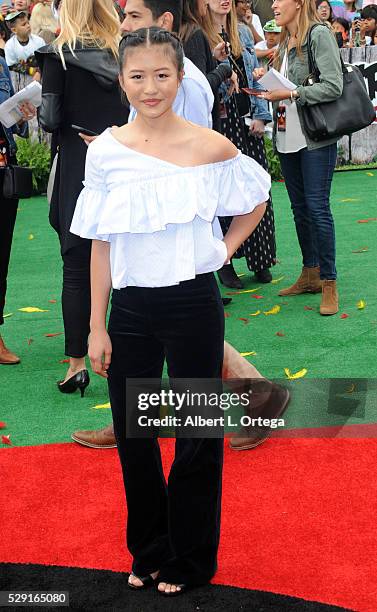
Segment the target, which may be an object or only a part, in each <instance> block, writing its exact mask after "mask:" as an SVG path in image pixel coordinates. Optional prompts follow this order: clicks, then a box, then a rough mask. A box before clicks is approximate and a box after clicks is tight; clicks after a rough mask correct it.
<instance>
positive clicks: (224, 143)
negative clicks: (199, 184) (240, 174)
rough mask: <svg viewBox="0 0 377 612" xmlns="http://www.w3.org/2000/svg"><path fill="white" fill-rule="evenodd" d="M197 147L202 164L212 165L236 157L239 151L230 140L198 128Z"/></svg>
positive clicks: (212, 131)
mask: <svg viewBox="0 0 377 612" xmlns="http://www.w3.org/2000/svg"><path fill="white" fill-rule="evenodd" d="M195 147H196V148H197V151H198V155H200V156H201V157H203V161H202V163H204V164H212V163H216V162H221V161H226V160H227V159H232V158H233V157H236V155H237V153H238V149H237V147H236V146H234V144H233V143H232V142H230V140H228V138H225V136H223V135H222V134H219V133H218V132H215V131H214V130H210V129H208V128H200V127H198V128H197V134H196V137H195Z"/></svg>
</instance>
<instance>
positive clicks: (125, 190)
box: [71, 152, 271, 240]
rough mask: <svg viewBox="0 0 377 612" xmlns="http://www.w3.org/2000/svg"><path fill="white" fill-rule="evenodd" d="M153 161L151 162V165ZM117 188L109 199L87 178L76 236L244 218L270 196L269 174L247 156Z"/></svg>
mask: <svg viewBox="0 0 377 612" xmlns="http://www.w3.org/2000/svg"><path fill="white" fill-rule="evenodd" d="M151 160H153V158H149V161H151ZM151 174H152V173H150V172H148V173H146V175H144V176H143V178H142V179H141V177H140V176H139V177H138V179H137V180H135V179H133V178H131V177H130V180H129V181H128V182H126V181H125V182H124V183H122V184H119V183H113V185H111V188H110V190H109V191H108V192H107V194H106V193H105V192H103V191H98V189H92V188H91V182H90V180H89V178H90V177H87V181H86V182H85V188H84V190H83V191H82V192H81V195H80V197H79V200H78V202H77V205H76V211H75V215H74V219H73V222H72V227H71V232H73V233H78V234H79V235H80V236H84V237H90V238H98V239H101V240H107V239H108V237H109V235H111V234H123V233H132V234H139V233H143V234H144V233H153V232H158V231H163V230H166V227H167V225H168V224H184V223H190V222H191V221H193V220H194V218H195V217H196V216H198V217H200V218H201V219H203V220H204V221H207V222H210V223H212V221H213V219H214V218H215V217H217V216H233V215H243V214H246V213H249V212H251V211H253V210H254V208H255V207H256V206H257V205H258V204H261V203H263V202H265V201H266V200H267V199H268V197H269V190H270V187H271V179H270V176H269V174H268V173H267V172H266V171H265V170H264V169H263V168H262V167H261V166H260V165H259V164H258V163H257V162H255V161H254V160H252V159H251V158H250V157H247V156H246V155H243V154H242V153H240V152H239V153H238V155H237V156H236V157H234V158H232V159H230V160H226V161H224V162H218V163H214V164H207V165H202V166H196V167H191V168H180V167H179V166H175V165H174V164H167V166H166V167H163V168H157V171H156V174H157V176H151Z"/></svg>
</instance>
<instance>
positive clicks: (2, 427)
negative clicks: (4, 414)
mask: <svg viewBox="0 0 377 612" xmlns="http://www.w3.org/2000/svg"><path fill="white" fill-rule="evenodd" d="M6 427H7V424H6V423H3V422H2V421H1V422H0V429H6Z"/></svg>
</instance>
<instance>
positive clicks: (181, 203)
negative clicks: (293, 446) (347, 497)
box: [0, 0, 377, 596]
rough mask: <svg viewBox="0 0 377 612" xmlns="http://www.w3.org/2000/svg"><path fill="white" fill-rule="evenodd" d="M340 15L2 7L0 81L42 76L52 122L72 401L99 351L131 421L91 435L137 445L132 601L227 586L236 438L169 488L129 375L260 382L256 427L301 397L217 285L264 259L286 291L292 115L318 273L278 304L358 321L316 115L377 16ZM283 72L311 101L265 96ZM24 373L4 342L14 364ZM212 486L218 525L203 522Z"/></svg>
mask: <svg viewBox="0 0 377 612" xmlns="http://www.w3.org/2000/svg"><path fill="white" fill-rule="evenodd" d="M332 4H333V3H332V2H331V3H328V2H327V0H325V1H322V2H320V1H319V0H317V2H315V0H274V2H273V3H271V2H270V0H259V1H258V2H257V1H256V2H255V3H254V6H252V4H251V3H250V2H248V1H246V0H235V1H234V0H185V1H184V2H180V1H178V0H127V1H123V2H116V3H115V2H113V0H80V2H78V1H77V0H53V1H52V2H51V1H50V0H42V1H41V2H35V3H33V5H32V4H31V3H30V1H29V0H14V2H13V6H12V8H11V9H10V10H9V11H8V10H5V9H4V8H3V15H4V21H3V22H2V26H4V31H5V28H8V27H10V31H9V32H8V33H7V34H6V35H4V36H3V39H4V40H5V38H7V40H6V42H5V44H4V54H5V60H4V59H2V58H0V68H1V71H0V79H3V80H4V82H5V81H7V83H8V86H7V91H8V93H7V96H9V95H12V93H13V90H12V87H11V82H10V76H9V75H10V73H9V68H10V69H15V67H17V65H19V64H20V63H22V62H24V64H25V63H26V64H28V65H29V64H30V66H31V65H34V66H36V67H37V74H38V76H37V77H36V78H38V79H41V83H42V105H41V107H40V109H39V122H40V125H41V126H42V128H43V129H45V130H46V131H47V132H50V133H52V135H53V136H52V147H53V155H52V157H53V158H55V163H54V165H53V167H54V176H53V190H52V197H51V205H50V223H51V225H52V227H53V228H54V230H55V231H56V232H57V234H58V236H59V241H60V251H61V257H62V262H63V282H62V311H63V322H64V331H65V352H66V355H67V356H68V357H69V367H68V369H67V372H66V375H65V377H64V378H63V380H61V381H59V382H58V384H57V389H58V390H59V391H60V392H62V393H66V394H71V393H73V392H75V391H77V390H79V391H80V392H81V396H83V395H84V393H85V389H86V388H87V386H88V385H89V384H90V377H89V372H88V370H87V367H86V356H87V354H88V338H89V357H90V361H91V364H92V369H93V371H94V372H96V373H97V374H100V375H101V376H103V377H104V378H106V379H107V381H108V386H109V394H110V400H111V408H112V415H113V423H112V424H111V425H109V426H108V427H106V428H104V429H103V430H100V431H94V432H93V431H78V432H75V434H73V436H72V437H73V439H74V440H76V441H77V442H79V443H81V444H84V445H86V446H89V447H93V448H112V447H114V446H117V447H118V451H119V457H120V461H121V464H122V469H123V476H124V483H125V489H126V494H127V504H128V528H127V543H128V548H129V550H130V551H131V553H132V555H133V558H134V561H133V566H132V573H131V575H130V577H129V586H130V587H131V588H134V589H142V588H145V587H147V586H148V585H149V584H151V583H153V582H154V581H155V580H157V582H158V590H159V591H160V592H161V593H162V594H164V595H166V596H172V595H177V594H180V593H182V592H184V590H185V589H186V588H187V587H188V586H193V585H196V584H202V583H206V582H208V581H209V580H210V579H211V578H212V576H213V575H214V573H215V571H216V554H217V548H218V543H219V528H220V508H221V473H222V461H223V458H222V453H223V440H222V439H221V438H212V439H201V438H198V439H192V438H190V439H185V438H182V439H180V438H179V439H177V441H176V455H175V460H174V463H173V466H172V469H171V472H170V477H169V484H168V485H167V484H166V483H165V480H164V477H163V472H162V467H161V457H160V451H159V447H158V443H157V441H156V440H155V439H153V438H147V439H143V440H140V439H133V440H132V439H127V438H126V414H125V403H126V384H125V381H126V379H127V378H150V379H156V378H157V379H159V378H161V376H162V368H163V364H164V360H165V359H166V361H167V364H168V371H169V376H170V377H172V378H173V379H174V378H209V379H221V378H223V379H230V378H243V379H249V380H250V382H249V384H250V385H251V387H250V388H251V389H252V391H253V395H252V397H253V403H252V405H251V406H249V407H248V410H252V411H253V415H254V416H255V415H262V416H266V417H270V418H273V417H277V416H280V415H281V414H283V412H284V410H285V409H286V406H287V404H288V400H289V395H288V393H287V391H286V390H285V389H282V388H281V387H279V386H277V385H274V384H273V383H271V382H269V381H268V380H266V378H264V377H263V376H262V375H261V374H260V373H259V372H258V371H257V370H256V369H255V368H254V367H253V366H252V365H251V364H249V363H248V362H247V361H245V360H244V359H243V358H242V357H241V356H240V355H239V354H238V352H237V351H236V350H235V349H234V348H233V347H231V346H230V345H229V344H227V343H226V342H225V343H224V313H223V304H222V300H221V297H220V294H219V290H218V286H217V283H216V281H215V277H214V274H213V273H214V272H217V274H218V278H219V280H220V283H222V284H223V285H225V286H226V287H231V288H236V289H239V288H242V287H243V282H242V281H241V279H240V278H239V277H238V276H237V274H236V272H235V269H234V267H233V265H232V260H233V259H234V258H245V261H246V264H247V267H248V269H249V270H250V271H251V272H252V273H253V275H254V277H255V279H256V280H257V282H258V283H260V282H262V283H269V282H271V280H272V278H273V276H272V274H273V267H274V265H275V264H276V261H277V260H276V238H275V221H274V212H273V204H272V199H271V192H270V183H271V181H270V177H269V174H268V164H267V159H266V151H265V147H264V139H263V136H264V133H265V129H266V125H268V124H271V122H272V121H273V119H274V122H273V125H274V127H273V142H274V147H275V149H276V151H277V153H278V155H279V157H280V161H281V166H282V172H283V175H284V178H285V183H286V187H287V191H288V195H289V198H290V201H291V207H292V212H293V218H294V223H295V227H296V233H297V238H298V243H299V247H300V250H301V254H302V270H301V274H300V276H299V278H298V279H297V281H296V282H295V283H293V285H291V286H290V287H287V288H285V289H282V290H281V291H280V292H279V295H282V296H295V295H298V294H302V293H321V303H320V314H321V315H334V314H336V313H337V312H338V310H339V304H338V292H337V284H336V278H337V273H336V265H335V231H334V222H333V217H332V214H331V209H330V189H331V179H332V174H333V171H334V168H335V162H336V156H337V145H336V140H337V139H336V138H332V139H327V140H322V141H320V142H318V141H314V140H312V139H311V138H310V137H309V135H308V133H307V132H306V130H305V127H304V123H303V119H302V113H303V107H305V106H308V105H315V104H318V103H319V102H326V101H329V102H330V101H333V100H336V99H337V98H338V97H339V96H340V95H341V94H342V86H343V81H342V69H341V62H340V55H339V49H338V45H337V40H336V37H335V35H334V32H335V33H336V32H338V33H341V34H342V40H343V33H342V32H341V31H340V30H339V28H340V27H341V26H342V21H341V20H344V19H347V21H346V23H347V24H348V22H349V21H350V20H352V27H354V24H355V27H354V29H356V28H357V27H360V32H362V33H363V34H365V35H367V34H368V35H369V38H370V40H368V42H366V44H374V37H375V27H376V19H377V17H373V15H374V14H375V11H377V9H375V7H374V6H366V7H365V8H362V11H361V14H360V16H359V19H360V21H359V22H357V21H356V20H354V19H353V17H354V13H355V10H354V9H355V6H354V5H352V6H351V4H352V3H344V4H345V10H346V12H347V15H348V17H341V16H339V15H338V16H336V17H335V8H334V9H333V8H332ZM30 15H31V16H30ZM29 18H30V19H29ZM356 23H359V24H360V25H359V26H356ZM4 24H6V25H4ZM328 24H329V25H328ZM363 24H364V25H363ZM342 27H344V28H346V26H345V25H344V24H343V26H342ZM331 28H332V29H331ZM373 28H374V29H373ZM332 30H333V31H332ZM46 31H49V32H50V34H51V39H50V40H48V41H46V35H45V33H46ZM309 32H310V35H311V41H312V52H313V55H314V57H315V61H316V64H317V66H318V68H319V69H320V73H321V79H320V81H319V82H317V83H315V84H314V85H311V86H309V85H303V84H302V83H304V82H305V78H306V77H307V76H308V74H309V63H308V47H307V40H308V34H309ZM359 38H360V41H363V40H364V38H365V40H367V38H366V36H365V37H363V36H362V35H361V36H360V37H359ZM46 42H48V44H47V45H46V44H45V43H46ZM339 46H341V45H339ZM7 64H8V66H7ZM271 67H274V68H275V69H276V70H277V71H279V72H280V74H281V75H282V76H285V77H288V78H289V79H290V81H292V82H293V83H297V87H296V88H295V89H293V90H292V89H284V88H281V89H277V90H273V91H270V92H267V91H265V90H264V89H263V87H262V86H261V85H260V83H259V79H260V78H261V76H262V75H263V74H264V73H265V72H266V70H268V69H269V68H271ZM16 69H17V68H16ZM119 85H120V90H121V91H119ZM0 89H1V92H2V93H3V90H4V88H3V87H1V88H0ZM1 101H2V98H1V97H0V102H1ZM23 111H24V117H23V120H22V121H21V122H20V125H17V126H14V129H13V130H9V129H6V128H4V127H2V128H1V133H0V138H2V139H3V140H4V142H6V143H7V144H6V146H7V147H8V149H9V159H10V161H11V160H12V159H14V155H15V143H14V139H13V135H12V132H17V133H18V132H20V131H24V132H25V129H26V123H25V120H27V119H30V118H31V115H32V114H33V112H34V109H31V108H30V107H27V108H24V109H23ZM271 111H272V112H271ZM75 126H76V127H75ZM25 133H26V132H25ZM88 145H89V148H88ZM0 176H1V174H0ZM83 181H84V189H83ZM0 193H1V183H0ZM0 199H2V196H1V195H0ZM1 206H2V210H3V211H4V210H5V211H6V213H5V214H6V215H7V222H6V224H3V223H2V224H1V229H0V232H1V235H0V245H1V251H0V264H1V265H0V324H2V323H4V319H3V308H4V301H5V292H6V279H7V272H8V263H9V256H10V248H11V241H12V234H13V228H14V223H15V218H16V210H17V201H16V200H14V201H13V200H12V201H5V200H4V202H3V201H1ZM8 213H9V214H8ZM2 215H4V213H3V212H2ZM8 217H9V218H8ZM111 291H112V305H111V313H110V319H109V325H108V328H107V327H106V313H107V309H108V302H109V297H110V292H111ZM19 361H20V359H19V357H18V356H17V355H15V354H14V353H12V351H11V350H9V349H8V348H7V347H6V346H5V344H4V342H3V340H1V343H0V363H1V364H4V365H5V364H8V365H9V364H17V363H19ZM268 435H269V430H268V428H259V429H253V430H251V429H248V428H245V427H244V428H242V429H241V430H240V431H239V432H238V434H237V435H235V436H234V437H233V438H232V440H231V442H230V444H231V447H232V448H233V449H234V450H245V449H250V448H254V447H255V446H257V445H258V444H260V443H262V442H263V441H264V440H265V439H266V438H267V437H268ZM141 481H142V483H143V486H142V487H140V482H141ZM203 492H205V506H206V507H205V513H203V512H202V511H200V512H198V498H199V497H200V495H203Z"/></svg>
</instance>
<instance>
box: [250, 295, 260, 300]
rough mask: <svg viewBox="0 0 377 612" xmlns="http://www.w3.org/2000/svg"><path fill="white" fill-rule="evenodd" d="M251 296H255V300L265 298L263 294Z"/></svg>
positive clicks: (252, 296)
mask: <svg viewBox="0 0 377 612" xmlns="http://www.w3.org/2000/svg"><path fill="white" fill-rule="evenodd" d="M250 297H251V298H254V300H261V299H262V298H263V295H251V296H250Z"/></svg>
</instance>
